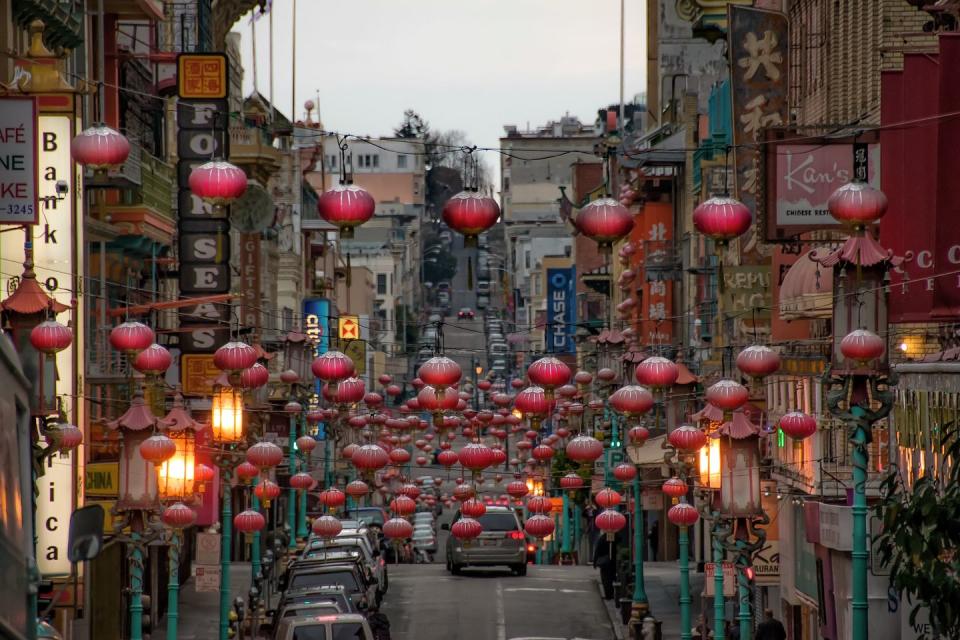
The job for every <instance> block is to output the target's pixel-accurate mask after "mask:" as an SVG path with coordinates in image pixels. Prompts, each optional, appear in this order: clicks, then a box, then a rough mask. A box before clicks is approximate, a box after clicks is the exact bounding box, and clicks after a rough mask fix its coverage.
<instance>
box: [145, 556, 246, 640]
mask: <svg viewBox="0 0 960 640" xmlns="http://www.w3.org/2000/svg"><path fill="white" fill-rule="evenodd" d="M249 588H250V563H249V562H234V563H232V564H231V565H230V602H231V603H232V602H233V601H234V600H235V599H236V598H237V596H240V597H242V598H243V599H244V601H246V600H247V590H248V589H249ZM179 613H180V616H179V620H178V623H177V639H178V640H211V639H214V638H216V637H217V636H218V634H219V628H220V593H219V592H218V591H203V592H200V593H197V590H196V587H195V585H194V579H193V578H192V577H191V578H189V579H188V580H187V581H186V582H185V583H184V584H183V585H182V586H181V587H180V611H179ZM166 633H167V618H166V616H164V617H163V619H162V620H161V621H160V624H158V625H157V628H156V629H155V630H154V632H153V634H152V637H154V638H165V637H166Z"/></svg>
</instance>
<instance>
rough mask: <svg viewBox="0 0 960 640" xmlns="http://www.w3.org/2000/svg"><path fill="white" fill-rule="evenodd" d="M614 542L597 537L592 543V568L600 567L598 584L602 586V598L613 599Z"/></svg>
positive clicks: (615, 566)
mask: <svg viewBox="0 0 960 640" xmlns="http://www.w3.org/2000/svg"><path fill="white" fill-rule="evenodd" d="M611 547H614V548H615V543H610V542H608V541H607V539H606V538H603V537H601V538H598V539H597V542H596V543H595V544H594V545H593V568H594V569H600V585H601V586H602V587H603V599H604V600H613V582H614V580H615V579H616V576H617V562H616V557H617V556H616V552H615V550H614V549H612V548H611Z"/></svg>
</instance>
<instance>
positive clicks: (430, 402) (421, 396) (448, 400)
mask: <svg viewBox="0 0 960 640" xmlns="http://www.w3.org/2000/svg"><path fill="white" fill-rule="evenodd" d="M459 401H460V399H459V398H457V394H455V393H444V394H442V395H439V394H438V393H437V390H436V389H435V388H434V387H433V385H429V384H427V385H424V386H423V388H422V389H420V391H418V392H417V402H418V403H419V408H420V409H423V410H424V411H430V412H435V411H453V410H455V409H456V408H457V403H458V402H459Z"/></svg>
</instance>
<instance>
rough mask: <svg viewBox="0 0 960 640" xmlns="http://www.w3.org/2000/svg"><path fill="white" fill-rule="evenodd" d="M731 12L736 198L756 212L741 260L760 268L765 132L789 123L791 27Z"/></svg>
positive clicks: (763, 13) (747, 11)
mask: <svg viewBox="0 0 960 640" xmlns="http://www.w3.org/2000/svg"><path fill="white" fill-rule="evenodd" d="M727 12H728V13H727V19H728V23H729V28H730V32H729V33H730V69H731V73H730V85H731V92H730V95H731V100H732V102H733V104H732V107H733V108H732V113H733V144H734V168H735V171H734V183H735V184H736V188H737V197H738V198H739V199H740V201H741V202H743V203H744V204H745V205H747V208H749V209H750V211H751V212H752V213H753V227H752V229H751V230H750V231H748V232H747V233H746V234H745V235H744V236H743V238H742V239H741V245H740V246H741V259H743V260H744V261H745V262H748V263H753V264H757V263H758V261H759V260H763V261H764V262H765V261H766V260H765V259H764V258H763V254H761V253H760V252H761V250H762V248H761V247H760V246H759V245H760V243H761V242H762V240H763V237H764V234H763V233H762V231H761V230H762V228H763V227H762V226H761V225H762V224H763V219H764V210H763V207H762V202H761V200H760V195H761V187H762V186H763V171H762V169H761V162H760V159H761V147H762V144H761V143H762V142H763V139H764V133H763V132H764V130H765V129H768V128H771V127H781V126H783V125H784V123H786V122H787V119H788V102H787V88H788V87H787V82H788V78H789V69H788V59H789V52H790V47H789V43H788V34H789V23H788V21H787V16H786V15H784V14H782V13H780V12H778V11H767V10H765V9H755V8H753V7H742V6H735V5H728V7H727Z"/></svg>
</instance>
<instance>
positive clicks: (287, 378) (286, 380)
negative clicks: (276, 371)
mask: <svg viewBox="0 0 960 640" xmlns="http://www.w3.org/2000/svg"><path fill="white" fill-rule="evenodd" d="M280 382H282V383H283V384H296V383H298V382H300V374H299V373H297V372H296V371H294V370H293V369H287V370H286V371H281V372H280Z"/></svg>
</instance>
